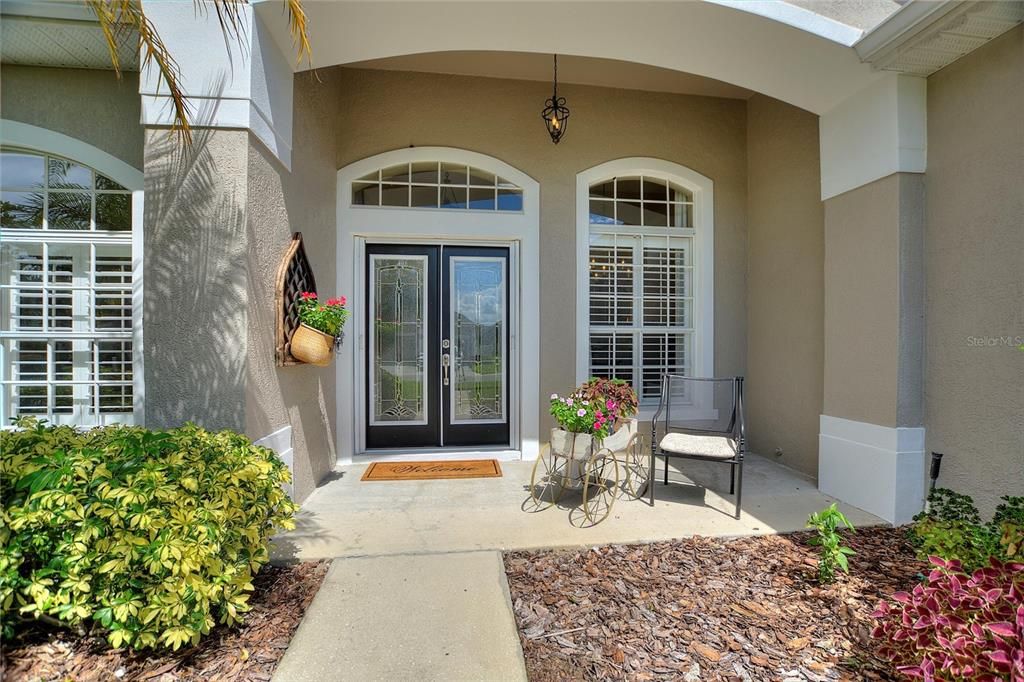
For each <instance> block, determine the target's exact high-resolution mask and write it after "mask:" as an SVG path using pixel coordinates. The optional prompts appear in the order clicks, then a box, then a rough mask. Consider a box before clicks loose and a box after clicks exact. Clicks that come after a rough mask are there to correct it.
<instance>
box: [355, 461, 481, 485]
mask: <svg viewBox="0 0 1024 682" xmlns="http://www.w3.org/2000/svg"><path fill="white" fill-rule="evenodd" d="M500 477H501V465H500V464H498V460H496V459H465V460H451V461H441V462H373V463H372V464H371V465H370V466H368V467H367V468H366V472H365V473H363V477H362V478H361V479H360V480H363V481H422V480H427V479H432V478H500Z"/></svg>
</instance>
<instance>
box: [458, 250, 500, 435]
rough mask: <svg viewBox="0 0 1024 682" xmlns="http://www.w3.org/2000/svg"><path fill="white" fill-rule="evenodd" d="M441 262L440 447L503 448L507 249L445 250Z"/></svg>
mask: <svg viewBox="0 0 1024 682" xmlns="http://www.w3.org/2000/svg"><path fill="white" fill-rule="evenodd" d="M443 258H444V267H443V269H442V275H441V279H442V282H443V283H444V285H445V288H446V291H445V295H444V300H443V311H442V330H441V333H442V340H441V352H442V354H444V353H447V354H448V358H447V359H442V369H441V377H442V379H441V383H442V387H441V391H442V393H441V402H442V406H443V415H444V442H445V445H507V444H508V442H509V419H508V399H509V392H508V370H509V362H508V346H509V343H508V341H509V329H508V320H509V316H508V249H505V248H492V247H486V248H484V247H462V246H451V247H445V248H444V251H443Z"/></svg>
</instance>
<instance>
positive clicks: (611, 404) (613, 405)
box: [605, 400, 615, 410]
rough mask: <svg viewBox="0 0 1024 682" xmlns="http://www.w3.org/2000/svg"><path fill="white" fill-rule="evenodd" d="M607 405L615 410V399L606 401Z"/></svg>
mask: <svg viewBox="0 0 1024 682" xmlns="http://www.w3.org/2000/svg"><path fill="white" fill-rule="evenodd" d="M605 406H606V407H607V408H608V409H609V410H614V409H615V401H614V400H609V401H608V402H606V403H605Z"/></svg>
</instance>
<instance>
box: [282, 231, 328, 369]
mask: <svg viewBox="0 0 1024 682" xmlns="http://www.w3.org/2000/svg"><path fill="white" fill-rule="evenodd" d="M303 291H316V278H315V277H314V276H313V268H312V267H310V265H309V259H308V258H306V249H305V248H303V246H302V233H301V232H296V233H295V234H294V235H292V241H291V244H289V245H288V249H287V251H285V254H284V258H283V259H282V260H281V265H280V267H278V269H277V282H276V291H275V296H274V300H275V305H276V306H277V344H276V355H277V366H278V367H286V366H289V365H300V364H302V363H303V362H306V361H305V360H302V359H301V358H299V357H297V356H296V355H295V354H294V353H293V352H292V345H293V344H294V342H295V335H296V333H297V332H298V330H299V328H300V327H301V326H302V323H301V322H299V305H298V301H299V294H301V293H302V292H303ZM311 331H315V330H311ZM316 333H319V332H316ZM328 338H331V337H328ZM331 343H332V344H333V339H331ZM328 362H330V360H328Z"/></svg>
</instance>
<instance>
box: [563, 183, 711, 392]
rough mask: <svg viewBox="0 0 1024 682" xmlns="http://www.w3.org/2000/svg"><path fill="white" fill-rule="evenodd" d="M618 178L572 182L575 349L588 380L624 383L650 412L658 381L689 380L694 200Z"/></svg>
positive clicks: (697, 196) (691, 194)
mask: <svg viewBox="0 0 1024 682" xmlns="http://www.w3.org/2000/svg"><path fill="white" fill-rule="evenodd" d="M610 170H615V169H610ZM624 170H625V172H623V173H622V174H621V175H620V174H614V175H610V174H609V175H598V174H594V173H591V174H590V177H585V176H586V175H587V174H581V178H583V179H584V181H585V182H583V183H581V185H580V191H581V193H582V192H585V193H586V196H585V198H584V197H582V196H581V197H580V201H579V206H580V208H581V209H583V208H584V207H585V208H586V213H585V214H584V215H585V216H586V217H585V218H584V220H585V223H586V224H585V225H583V224H581V230H585V236H584V235H583V234H581V237H583V238H585V240H586V253H585V254H580V255H581V256H584V255H585V257H586V270H585V276H586V282H585V284H584V291H585V292H586V298H585V300H581V301H580V304H581V306H582V307H583V309H584V310H585V311H586V317H587V319H586V325H587V329H586V334H587V336H586V339H585V342H586V344H585V346H584V348H583V349H581V350H583V353H584V356H585V362H586V367H585V370H586V373H587V374H588V375H590V376H600V377H610V378H618V379H624V380H626V381H628V382H629V383H630V384H632V385H633V387H634V388H635V389H636V391H637V393H638V395H639V396H640V399H641V402H642V403H646V404H648V405H650V404H652V403H656V402H657V399H658V396H659V393H660V387H661V377H662V375H663V374H664V373H666V372H669V373H677V374H689V375H692V374H694V370H695V361H694V358H695V349H696V346H697V340H696V333H697V331H698V317H699V316H698V314H697V309H698V305H697V290H698V288H699V287H698V285H697V278H696V269H697V266H698V258H697V256H696V248H695V246H696V240H697V239H698V237H699V236H700V235H699V229H698V226H697V216H698V214H699V213H700V202H701V200H702V197H701V193H700V192H699V191H695V189H694V188H692V187H688V186H686V185H684V184H683V183H682V182H680V181H679V179H677V178H675V177H673V176H672V175H671V174H667V173H654V172H645V171H632V172H630V171H629V170H628V169H624ZM584 202H585V203H584ZM581 274H582V273H581ZM701 370H702V371H703V368H701Z"/></svg>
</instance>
